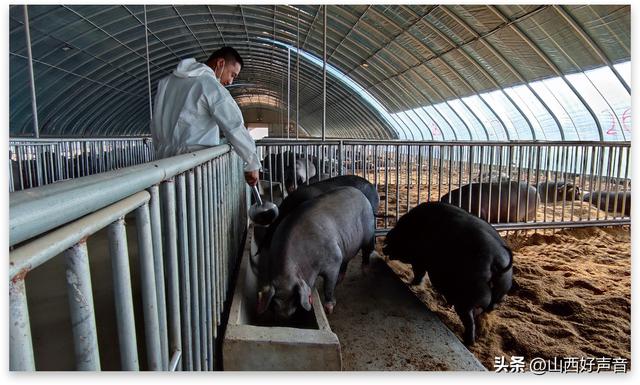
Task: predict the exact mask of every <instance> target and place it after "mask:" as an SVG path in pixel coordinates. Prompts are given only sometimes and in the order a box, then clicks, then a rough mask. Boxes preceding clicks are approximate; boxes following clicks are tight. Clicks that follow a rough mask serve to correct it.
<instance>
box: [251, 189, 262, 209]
mask: <svg viewBox="0 0 640 385" xmlns="http://www.w3.org/2000/svg"><path fill="white" fill-rule="evenodd" d="M251 192H252V193H253V198H255V200H256V202H258V206H262V198H261V197H260V192H259V191H258V186H256V185H253V186H251Z"/></svg>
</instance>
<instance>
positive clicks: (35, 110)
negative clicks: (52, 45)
mask: <svg viewBox="0 0 640 385" xmlns="http://www.w3.org/2000/svg"><path fill="white" fill-rule="evenodd" d="M23 10H24V33H25V38H26V42H25V43H26V44H25V45H26V46H27V64H28V67H27V68H28V70H29V87H30V89H31V113H32V114H33V134H34V136H35V137H36V138H39V137H40V124H39V123H38V105H37V103H36V83H35V76H34V71H33V54H32V52H31V31H30V28H29V10H28V5H27V4H25V5H23Z"/></svg>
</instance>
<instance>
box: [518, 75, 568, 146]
mask: <svg viewBox="0 0 640 385" xmlns="http://www.w3.org/2000/svg"><path fill="white" fill-rule="evenodd" d="M505 92H506V93H507V94H509V96H510V97H511V99H513V100H514V102H516V103H517V104H518V106H519V107H520V109H521V110H522V112H523V113H524V114H525V115H526V116H527V118H529V122H531V125H532V126H533V130H534V131H535V133H536V138H537V139H538V140H560V139H562V136H561V135H560V128H559V127H558V124H556V121H555V120H554V119H553V116H551V114H550V113H549V112H548V111H547V109H546V108H545V107H544V105H543V104H542V103H541V102H540V100H539V99H538V98H537V97H536V96H535V95H534V93H533V92H531V90H530V89H529V88H528V87H527V86H515V87H509V88H507V89H505Z"/></svg>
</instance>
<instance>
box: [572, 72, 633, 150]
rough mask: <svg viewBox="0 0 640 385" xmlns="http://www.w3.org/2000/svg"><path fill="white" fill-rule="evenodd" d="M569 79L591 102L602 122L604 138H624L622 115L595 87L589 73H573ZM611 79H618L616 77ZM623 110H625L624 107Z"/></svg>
mask: <svg viewBox="0 0 640 385" xmlns="http://www.w3.org/2000/svg"><path fill="white" fill-rule="evenodd" d="M611 75H613V74H611ZM567 80H568V81H569V82H571V84H573V86H574V87H575V89H576V90H577V91H578V92H579V93H580V94H581V95H582V98H583V99H584V100H585V101H587V103H589V105H590V107H591V110H592V111H593V112H594V113H595V114H596V117H597V119H598V121H599V122H600V127H601V128H602V133H603V138H604V140H624V139H625V138H624V133H623V132H622V130H621V127H622V120H621V118H620V116H618V114H616V112H615V111H614V110H613V108H612V107H611V105H610V104H609V103H608V102H607V101H606V100H605V99H604V97H603V96H602V94H601V91H600V92H599V91H598V89H596V88H595V87H594V85H593V84H592V83H591V81H590V80H589V78H588V77H587V75H585V74H584V73H577V74H572V75H568V76H567ZM610 80H612V81H617V80H616V79H615V78H614V79H610ZM621 112H624V108H623V109H622V111H621Z"/></svg>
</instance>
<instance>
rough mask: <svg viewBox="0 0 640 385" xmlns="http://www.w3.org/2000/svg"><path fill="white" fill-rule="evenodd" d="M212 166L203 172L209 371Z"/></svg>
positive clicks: (210, 359)
mask: <svg viewBox="0 0 640 385" xmlns="http://www.w3.org/2000/svg"><path fill="white" fill-rule="evenodd" d="M210 166H211V162H207V163H205V164H204V168H203V170H202V192H203V199H202V204H203V206H202V217H203V223H202V224H203V227H204V228H203V235H204V237H203V238H204V239H203V241H204V271H205V279H204V281H205V289H204V293H205V306H204V311H205V319H206V344H205V346H206V354H207V366H206V369H207V370H213V344H214V343H215V340H214V338H213V322H212V321H213V317H212V315H211V314H212V301H211V294H212V290H213V289H212V287H211V280H212V276H211V239H210V235H211V223H210V222H209V219H210V218H211V216H210V211H209V200H210V199H211V196H210V193H211V190H210V189H209V186H210V184H209V167H210Z"/></svg>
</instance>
